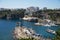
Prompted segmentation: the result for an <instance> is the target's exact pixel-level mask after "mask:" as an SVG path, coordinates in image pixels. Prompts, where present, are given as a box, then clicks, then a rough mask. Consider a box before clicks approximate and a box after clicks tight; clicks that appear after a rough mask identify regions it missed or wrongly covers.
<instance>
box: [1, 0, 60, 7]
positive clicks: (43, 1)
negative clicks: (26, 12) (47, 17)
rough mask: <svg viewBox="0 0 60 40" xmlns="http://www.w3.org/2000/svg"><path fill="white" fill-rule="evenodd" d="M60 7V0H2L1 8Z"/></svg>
mask: <svg viewBox="0 0 60 40" xmlns="http://www.w3.org/2000/svg"><path fill="white" fill-rule="evenodd" d="M30 6H35V7H39V8H43V7H47V8H60V0H0V8H27V7H30Z"/></svg>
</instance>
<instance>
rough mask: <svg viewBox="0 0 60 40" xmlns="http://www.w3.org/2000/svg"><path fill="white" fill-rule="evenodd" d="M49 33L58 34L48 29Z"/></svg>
mask: <svg viewBox="0 0 60 40" xmlns="http://www.w3.org/2000/svg"><path fill="white" fill-rule="evenodd" d="M47 32H49V33H52V34H56V32H55V31H54V30H51V29H47Z"/></svg>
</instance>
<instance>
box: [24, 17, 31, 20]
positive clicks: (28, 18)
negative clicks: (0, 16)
mask: <svg viewBox="0 0 60 40" xmlns="http://www.w3.org/2000/svg"><path fill="white" fill-rule="evenodd" d="M31 19H32V18H31V17H27V18H26V17H24V18H23V20H31Z"/></svg>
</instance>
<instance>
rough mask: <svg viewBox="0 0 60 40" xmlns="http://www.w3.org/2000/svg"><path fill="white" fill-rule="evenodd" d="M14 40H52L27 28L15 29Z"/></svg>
mask: <svg viewBox="0 0 60 40" xmlns="http://www.w3.org/2000/svg"><path fill="white" fill-rule="evenodd" d="M13 38H14V39H17V40H18V39H21V38H24V39H28V38H34V40H51V39H50V38H43V37H42V36H41V35H39V34H37V33H35V31H34V30H32V29H30V28H26V27H20V26H18V27H15V29H14V32H13Z"/></svg>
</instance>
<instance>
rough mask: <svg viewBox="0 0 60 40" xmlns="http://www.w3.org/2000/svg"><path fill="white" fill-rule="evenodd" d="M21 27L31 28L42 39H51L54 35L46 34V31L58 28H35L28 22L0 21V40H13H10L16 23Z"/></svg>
mask: <svg viewBox="0 0 60 40" xmlns="http://www.w3.org/2000/svg"><path fill="white" fill-rule="evenodd" d="M21 21H22V24H23V26H25V27H28V28H32V29H34V30H35V31H36V33H39V34H40V35H42V36H43V37H50V38H52V37H53V36H54V35H53V34H50V33H48V32H46V29H48V28H50V29H53V30H57V29H58V28H60V27H59V26H56V27H55V26H54V27H44V26H35V25H34V22H28V21H23V20H0V40H13V38H12V36H13V35H12V31H13V29H14V28H15V26H16V22H21Z"/></svg>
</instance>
